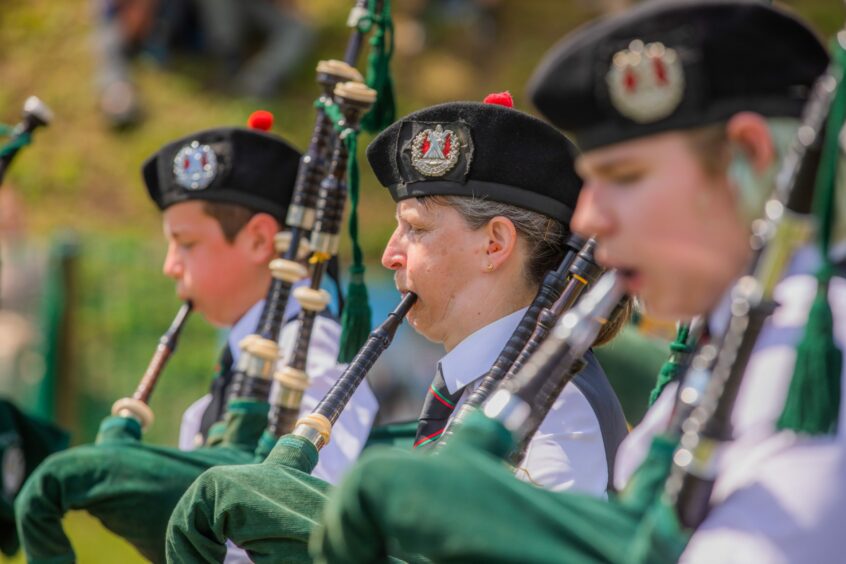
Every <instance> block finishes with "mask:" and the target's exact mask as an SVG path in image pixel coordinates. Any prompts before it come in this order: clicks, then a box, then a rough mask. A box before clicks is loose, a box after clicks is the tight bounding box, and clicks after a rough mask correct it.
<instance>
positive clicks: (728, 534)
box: [615, 251, 846, 563]
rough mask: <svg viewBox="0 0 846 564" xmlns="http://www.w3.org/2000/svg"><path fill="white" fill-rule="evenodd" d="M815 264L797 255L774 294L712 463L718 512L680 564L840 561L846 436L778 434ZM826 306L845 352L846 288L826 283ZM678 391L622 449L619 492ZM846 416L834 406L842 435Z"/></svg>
mask: <svg viewBox="0 0 846 564" xmlns="http://www.w3.org/2000/svg"><path fill="white" fill-rule="evenodd" d="M813 262H814V261H812V260H808V252H807V251H803V252H800V253H799V254H797V256H796V257H794V260H793V261H792V262H791V267H790V269H789V271H788V276H787V277H786V278H785V279H784V280H782V281H781V282H780V283H779V284H778V285H777V286H776V289H775V292H774V297H775V299H776V301H777V302H778V303H779V304H780V306H779V307H778V309H777V310H776V311H775V313H774V314H773V316H772V317H771V318H770V319H769V320H768V322H767V323H766V324H765V326H764V328H763V330H762V331H761V335H760V338H759V339H758V341H757V343H756V346H755V349H754V352H753V354H752V356H751V358H750V361H749V364H748V366H747V370H746V374H745V376H744V379H743V382H742V384H741V388H740V392H739V394H738V398H737V403H736V405H735V409H734V412H733V414H732V423H733V425H734V436H735V440H734V441H732V442H731V443H730V444H729V445H727V446H726V448H725V449H724V452H722V453H721V458H720V459H719V461H718V467H719V478H718V479H717V482H716V484H715V487H714V493H713V496H712V502H713V503H715V504H717V505H716V507H715V508H714V509H713V510H712V511H711V513H710V514H709V516H708V518H707V519H706V520H705V522H704V523H703V524H702V526H701V527H700V528H699V529H698V530H697V532H696V533H695V534H694V535H693V537H692V539H691V542H690V544H689V545H688V547H687V549H686V551H685V553H684V555H683V557H682V561H683V562H695V563H710V562H737V563H744V562H755V563H758V562H763V563H768V562H815V563H817V562H833V561H843V559H844V558H846V556H844V555H845V554H846V535H843V534H842V533H841V532H839V530H835V528H834V527H835V526H837V525H835V523H840V525H839V528H842V523H843V522H846V487H844V486H846V467H844V461H843V456H844V453H843V450H844V449H843V447H844V439H843V437H844V436H846V433H843V432H842V431H841V433H840V434H839V436H838V437H837V438H835V437H828V438H822V437H821V438H808V437H800V438H797V437H796V436H795V435H794V434H793V433H788V432H780V433H779V432H777V431H776V429H775V422H776V420H777V419H778V417H779V415H780V414H781V411H782V409H783V407H784V401H785V398H786V397H787V390H788V386H789V384H790V378H791V376H792V375H793V367H794V364H795V359H796V350H795V345H796V343H797V342H798V341H799V340H800V339H801V336H802V333H803V330H804V325H805V322H806V321H807V316H808V311H809V310H810V306H811V303H812V301H813V299H814V295H815V292H816V280H815V279H814V277H813V276H810V275H808V274H802V272H810V271H813ZM829 300H830V303H831V307H832V312H833V313H834V325H835V341H836V342H837V343H838V345H839V346H840V348H841V350H844V351H846V348H844V343H846V280H843V279H841V278H835V279H832V281H831V284H830V287H829ZM718 317H719V316H718ZM844 368H846V367H844ZM844 376H846V370H844ZM841 378H843V376H841ZM844 385H846V384H844ZM676 387H677V386H676V385H675V384H672V385H670V386H667V388H666V389H665V390H664V392H663V393H662V394H661V397H660V398H659V399H658V401H657V402H656V403H655V404H654V405H653V406H652V407H651V408H650V410H649V411H648V412H647V414H646V416H645V417H644V420H643V422H642V423H641V424H640V425H638V427H637V428H635V430H634V431H632V433H630V434H629V436H628V437H627V438H626V440H625V441H623V444H622V445H620V448H619V450H618V454H617V462H616V466H615V485H616V486H617V487H618V488H620V487H622V486H624V485H625V483H626V482H627V481H628V479H629V477H630V476H631V474H632V472H633V471H634V470H635V469H636V468H637V467H638V465H639V464H640V462H641V461H642V460H643V458H644V457H645V454H646V450H647V449H648V445H649V443H650V442H651V439H652V437H653V436H654V435H655V434H656V433H659V432H662V431H663V430H664V429H665V428H666V426H667V424H668V422H669V418H670V412H671V410H672V407H673V403H674V400H675V390H676ZM843 389H844V390H846V387H844V388H843ZM844 410H846V402H841V413H840V422H839V425H840V429H841V430H843V429H846V427H844V424H846V419H845V418H844Z"/></svg>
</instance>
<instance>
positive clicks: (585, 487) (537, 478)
mask: <svg viewBox="0 0 846 564" xmlns="http://www.w3.org/2000/svg"><path fill="white" fill-rule="evenodd" d="M525 312H526V309H521V310H519V311H516V312H514V313H512V314H510V315H507V316H505V317H502V318H500V319H498V320H497V321H494V322H493V323H490V324H488V325H486V326H485V327H482V328H481V329H479V330H478V331H476V332H475V333H473V334H472V335H470V336H468V337H466V338H465V339H464V340H463V341H461V343H459V344H458V345H457V346H456V347H455V348H454V349H452V350H451V351H450V352H449V353H447V354H446V356H444V357H443V358H441V360H440V366H441V371H442V373H443V376H444V381H445V383H446V386H447V389H448V390H449V392H450V393H451V394H454V393H455V392H456V391H457V390H458V389H460V388H461V387H462V386H467V390H470V389H473V388H475V387H476V386H478V385H479V383H480V380H481V378H482V377H483V376H484V375H485V374H486V373H487V372H488V371H489V370H490V368H491V366H493V364H494V362H495V361H496V359H497V357H498V356H499V353H500V351H501V350H502V349H503V347H505V344H506V342H507V341H508V339H509V338H510V337H511V334H512V333H513V332H514V330H515V329H516V328H517V325H518V324H519V323H520V319H522V317H523V314H524V313H525ZM467 390H465V393H464V395H463V397H462V399H461V400H460V401H459V402H458V403H457V404H456V411H457V410H458V408H459V406H460V405H461V404H462V403H463V401H464V399H465V398H466V397H469V392H468V391H467ZM453 413H455V412H453ZM517 476H518V477H519V478H520V479H521V480H524V481H527V482H531V483H534V484H537V485H539V486H542V487H544V488H547V489H550V490H554V491H560V490H574V491H581V492H585V493H590V494H594V495H597V496H604V495H605V490H606V488H607V485H608V467H607V463H606V460H605V447H604V445H603V441H602V432H601V430H600V428H599V420H598V419H597V417H596V414H595V413H594V411H593V408H592V407H591V405H590V403H589V402H588V400H587V398H585V396H584V395H583V394H582V392H581V391H579V389H578V388H577V387H576V386H566V387H565V388H564V391H563V392H562V393H561V395H560V396H559V397H558V399H557V400H556V401H555V404H554V405H553V406H552V409H551V410H550V411H549V413H548V414H547V416H546V418H545V419H544V420H543V422H542V423H541V426H540V428H539V429H538V432H537V433H536V434H535V436H534V438H533V439H532V441H531V442H530V443H529V448H528V450H527V451H526V458H525V460H524V461H523V465H522V467H521V469H520V470H518V472H517Z"/></svg>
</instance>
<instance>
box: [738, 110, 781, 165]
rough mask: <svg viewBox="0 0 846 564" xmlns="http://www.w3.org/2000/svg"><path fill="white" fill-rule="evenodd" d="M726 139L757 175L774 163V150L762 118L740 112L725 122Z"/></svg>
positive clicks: (767, 127)
mask: <svg viewBox="0 0 846 564" xmlns="http://www.w3.org/2000/svg"><path fill="white" fill-rule="evenodd" d="M726 139H727V140H728V141H729V143H730V144H731V146H733V147H736V148H738V149H739V150H740V151H742V152H743V154H744V155H745V156H746V158H747V159H748V161H749V163H750V164H751V165H752V168H754V169H755V171H756V172H757V173H759V174H763V173H764V172H765V171H767V170H768V169H769V168H770V167H772V166H773V164H774V163H775V161H776V150H775V146H774V144H773V138H772V135H771V134H770V128H769V125H767V120H766V118H764V116H762V115H760V114H756V113H753V112H740V113H738V114H735V115H733V116H732V117H731V118H730V119H729V120H728V122H726Z"/></svg>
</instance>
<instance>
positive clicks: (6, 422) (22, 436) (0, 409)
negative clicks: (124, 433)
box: [0, 96, 69, 556]
mask: <svg viewBox="0 0 846 564" xmlns="http://www.w3.org/2000/svg"><path fill="white" fill-rule="evenodd" d="M52 120H53V112H52V111H51V110H50V108H49V107H47V105H46V104H45V103H44V102H42V101H41V100H40V99H39V98H38V97H36V96H30V97H29V98H27V99H26V101H25V102H24V105H23V109H22V112H21V120H20V121H19V122H18V123H17V124H16V125H14V126H7V125H2V124H0V135H2V136H4V137H8V140H7V141H6V143H5V144H3V145H0V187H2V185H3V179H4V177H5V176H6V171H8V169H9V166H10V165H11V164H12V162H13V161H14V159H15V157H16V156H17V155H18V153H19V152H20V150H21V149H22V148H24V147H26V146H27V145H29V144H30V143H32V138H33V133H34V131H35V130H36V129H38V128H39V127H44V126H47V125H49V124H50V122H51V121H52ZM0 434H2V436H3V437H4V439H3V441H2V444H0V460H2V461H3V488H2V492H0V553H2V554H5V555H7V556H12V555H14V554H15V553H16V552H17V551H18V548H19V546H20V542H19V540H18V534H17V530H16V528H15V513H14V508H13V505H12V504H13V502H14V499H15V496H16V495H17V494H18V491H19V489H20V487H21V485H22V484H23V482H24V480H25V479H26V478H27V476H29V474H30V473H31V472H32V471H33V469H34V468H35V467H36V466H37V465H38V464H39V463H40V462H41V461H42V460H43V459H44V458H46V457H47V456H48V455H49V454H51V453H53V452H56V451H59V450H62V449H64V448H67V446H68V441H69V436H68V434H67V433H66V432H65V431H63V430H62V429H60V428H59V427H57V426H55V425H53V424H52V423H49V422H47V421H44V420H41V419H38V418H35V417H30V416H29V415H27V414H26V413H24V412H23V411H21V410H20V409H18V407H17V406H16V405H15V404H14V403H13V402H11V401H7V400H5V399H0Z"/></svg>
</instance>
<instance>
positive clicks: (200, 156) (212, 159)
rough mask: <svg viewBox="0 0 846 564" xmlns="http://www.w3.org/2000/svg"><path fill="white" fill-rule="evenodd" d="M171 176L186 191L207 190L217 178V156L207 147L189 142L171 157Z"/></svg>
mask: <svg viewBox="0 0 846 564" xmlns="http://www.w3.org/2000/svg"><path fill="white" fill-rule="evenodd" d="M173 175H174V176H175V177H176V183H177V184H179V185H180V186H182V187H183V188H185V189H187V190H203V189H205V188H208V186H209V184H211V183H212V180H214V177H215V176H217V155H215V153H214V151H213V150H212V148H211V147H209V146H208V145H200V142H199V141H191V143H190V144H188V145H185V146H184V147H182V148H181V149H179V152H178V153H176V156H175V157H173Z"/></svg>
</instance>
